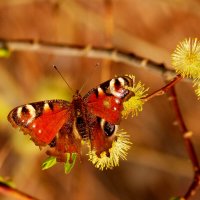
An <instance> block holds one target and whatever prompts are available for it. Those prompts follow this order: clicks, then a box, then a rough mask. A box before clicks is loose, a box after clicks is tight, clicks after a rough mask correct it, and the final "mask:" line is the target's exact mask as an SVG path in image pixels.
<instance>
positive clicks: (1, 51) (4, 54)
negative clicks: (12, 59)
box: [0, 48, 10, 58]
mask: <svg viewBox="0 0 200 200" xmlns="http://www.w3.org/2000/svg"><path fill="white" fill-rule="evenodd" d="M9 56H10V51H9V50H8V49H7V48H0V58H8V57H9Z"/></svg>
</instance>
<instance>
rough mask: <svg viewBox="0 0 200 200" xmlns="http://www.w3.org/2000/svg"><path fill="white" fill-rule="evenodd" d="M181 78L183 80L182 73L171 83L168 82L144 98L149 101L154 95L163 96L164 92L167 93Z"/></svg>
mask: <svg viewBox="0 0 200 200" xmlns="http://www.w3.org/2000/svg"><path fill="white" fill-rule="evenodd" d="M180 80H182V77H181V75H177V76H176V77H175V78H174V79H173V80H172V81H171V82H170V83H168V84H167V85H165V86H164V87H162V88H161V89H158V90H156V91H155V92H153V93H152V94H149V95H148V96H146V97H144V98H142V99H143V100H144V101H149V100H150V99H152V98H153V97H156V96H161V95H163V94H165V93H166V92H167V91H168V90H169V89H171V87H173V86H174V85H175V84H176V83H177V82H179V81H180Z"/></svg>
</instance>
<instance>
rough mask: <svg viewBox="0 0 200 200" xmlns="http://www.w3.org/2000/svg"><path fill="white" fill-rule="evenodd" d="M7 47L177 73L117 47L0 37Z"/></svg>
mask: <svg viewBox="0 0 200 200" xmlns="http://www.w3.org/2000/svg"><path fill="white" fill-rule="evenodd" d="M2 47H3V48H7V49H8V50H9V51H11V52H13V51H26V52H27V51H36V52H41V53H47V54H54V55H63V56H71V57H73V56H75V57H81V56H84V57H88V58H95V59H109V60H111V61H114V62H122V63H125V64H128V65H130V66H134V67H142V68H147V69H153V70H156V71H157V72H161V73H164V72H171V73H172V74H174V75H175V73H174V71H173V70H170V69H167V68H166V67H165V65H164V64H162V63H156V62H154V61H151V60H149V59H146V58H144V57H141V56H138V55H136V54H133V53H131V52H126V51H122V50H119V49H116V48H106V47H103V46H102V47H95V46H90V45H88V46H83V45H82V46H81V45H69V44H63V43H62V44H60V43H53V42H47V41H38V40H37V41H34V40H28V39H24V40H14V39H9V40H7V39H3V38H0V48H2Z"/></svg>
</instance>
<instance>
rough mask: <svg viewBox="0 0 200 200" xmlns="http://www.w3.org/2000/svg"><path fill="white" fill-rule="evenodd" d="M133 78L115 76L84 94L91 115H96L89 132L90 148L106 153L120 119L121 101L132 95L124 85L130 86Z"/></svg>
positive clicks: (98, 153)
mask: <svg viewBox="0 0 200 200" xmlns="http://www.w3.org/2000/svg"><path fill="white" fill-rule="evenodd" d="M133 84H134V78H133V77H130V76H122V77H116V78H114V79H111V80H109V81H106V82H104V83H102V84H100V85H99V86H98V87H96V88H94V89H92V90H91V91H89V92H88V93H87V94H86V95H85V96H84V101H85V102H86V103H87V108H88V111H89V113H91V115H94V116H96V120H95V123H93V127H92V128H91V132H90V139H91V140H90V142H91V148H92V149H95V151H96V154H97V155H100V154H101V153H102V152H103V151H105V152H107V153H108V149H109V148H111V146H112V142H113V141H114V140H115V134H114V133H116V131H117V128H118V126H117V125H118V124H119V122H120V119H121V111H122V109H123V102H124V101H125V100H127V99H128V98H130V97H131V96H133V95H134V93H133V92H131V91H129V90H128V89H127V88H126V87H127V86H128V87H132V86H133Z"/></svg>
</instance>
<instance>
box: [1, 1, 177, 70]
mask: <svg viewBox="0 0 200 200" xmlns="http://www.w3.org/2000/svg"><path fill="white" fill-rule="evenodd" d="M109 2H111V1H110V0H109V1H107V3H109ZM108 6H109V7H108V9H110V10H109V12H112V10H111V9H112V8H111V6H112V5H108ZM108 14H109V15H110V13H108ZM111 23H112V18H111V17H110V22H109V23H108V24H107V26H110V28H109V30H107V31H108V32H109V33H108V34H112V25H111ZM108 44H109V43H108ZM108 44H107V46H110V47H105V46H100V47H98V46H91V45H86V46H85V45H76V44H72V45H70V44H66V43H54V42H50V41H44V40H37V41H35V40H34V39H30V40H29V39H4V38H0V48H5V49H8V50H9V51H10V52H14V51H26V52H27V51H30V52H41V53H47V54H54V55H56V54H58V55H59V56H61V55H63V56H72V57H80V56H81V57H82V56H85V57H87V58H95V59H109V60H111V61H114V62H121V63H126V64H128V65H130V66H133V67H142V68H147V69H154V70H156V71H157V72H161V73H163V72H171V73H172V74H175V72H174V70H170V69H167V68H166V66H165V65H164V64H162V63H156V62H155V61H152V60H149V59H147V58H144V57H141V56H138V55H136V54H134V53H132V52H126V51H123V50H121V49H117V48H115V47H113V46H111V43H110V44H109V45H108Z"/></svg>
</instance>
